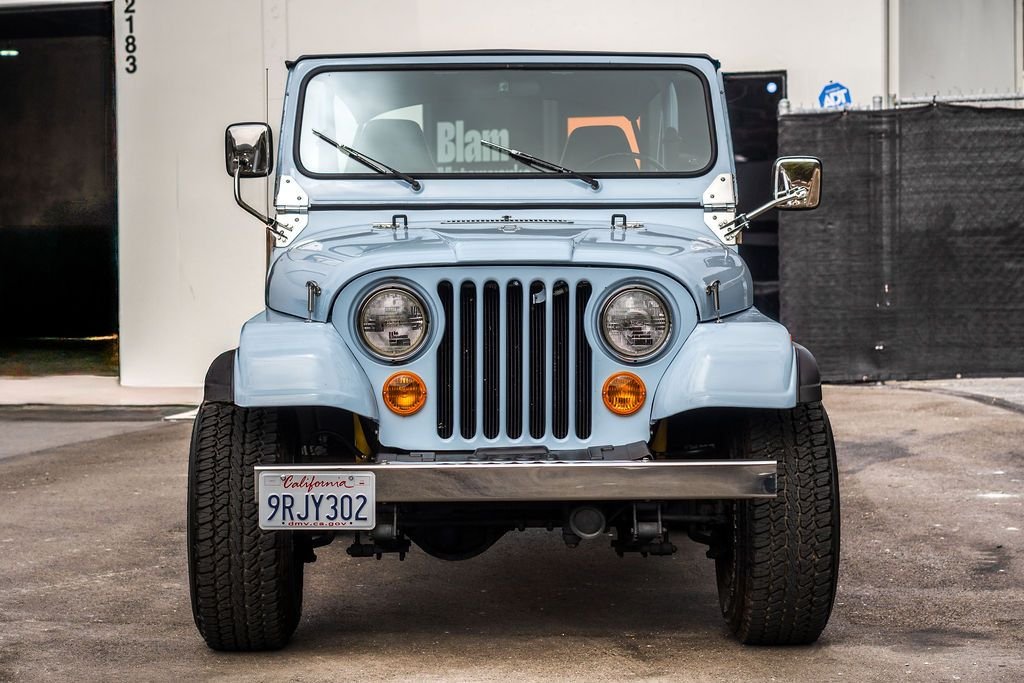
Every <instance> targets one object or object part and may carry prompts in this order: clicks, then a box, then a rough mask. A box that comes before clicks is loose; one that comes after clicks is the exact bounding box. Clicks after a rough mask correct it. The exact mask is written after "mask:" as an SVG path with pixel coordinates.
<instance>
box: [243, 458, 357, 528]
mask: <svg viewBox="0 0 1024 683" xmlns="http://www.w3.org/2000/svg"><path fill="white" fill-rule="evenodd" d="M257 491H258V498H259V507H260V528H261V529H293V530H294V529H345V530H352V531H368V530H370V529H373V528H374V526H376V520H375V512H376V509H377V504H376V482H375V481H374V478H373V472H313V471H302V470H295V471H286V472H280V471H275V472H260V478H259V488H258V489H257Z"/></svg>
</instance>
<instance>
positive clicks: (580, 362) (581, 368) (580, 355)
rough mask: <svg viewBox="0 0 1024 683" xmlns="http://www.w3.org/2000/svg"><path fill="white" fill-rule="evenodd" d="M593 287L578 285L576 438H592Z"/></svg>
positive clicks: (585, 284)
mask: <svg viewBox="0 0 1024 683" xmlns="http://www.w3.org/2000/svg"><path fill="white" fill-rule="evenodd" d="M592 292H593V287H591V286H590V283H589V282H586V281H584V282H581V283H579V284H578V285H576V367H577V371H576V438H578V439H589V438H590V427H591V418H590V406H591V403H590V402H591V400H592V396H591V394H590V392H591V391H592V389H593V378H592V374H593V373H592V372H591V367H592V363H593V357H592V353H593V352H592V350H591V348H590V343H589V342H588V341H587V334H586V331H585V330H586V328H585V327H584V326H585V325H586V315H585V314H586V311H587V303H588V302H589V301H590V295H591V293H592Z"/></svg>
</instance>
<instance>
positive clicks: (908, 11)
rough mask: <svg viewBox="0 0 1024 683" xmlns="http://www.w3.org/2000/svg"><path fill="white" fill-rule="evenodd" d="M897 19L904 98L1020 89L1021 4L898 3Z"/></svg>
mask: <svg viewBox="0 0 1024 683" xmlns="http://www.w3.org/2000/svg"><path fill="white" fill-rule="evenodd" d="M894 19H895V27H894V28H895V34H896V35H895V36H894V38H896V40H897V43H896V45H897V48H896V51H897V53H898V59H897V65H896V66H897V68H896V69H895V71H896V73H897V80H896V83H894V84H893V85H894V89H895V90H896V91H897V92H898V94H899V95H900V96H901V97H903V98H908V97H913V96H915V95H916V96H918V97H921V96H926V95H935V94H940V95H945V94H948V93H953V94H970V93H981V92H983V91H984V92H987V93H989V94H992V93H997V92H999V93H1002V92H1007V91H1012V90H1017V88H1018V87H1019V85H1020V81H1019V79H1020V64H1021V57H1022V55H1021V51H1022V47H1021V35H1020V31H1021V0H899V4H898V7H897V13H896V16H895V17H894Z"/></svg>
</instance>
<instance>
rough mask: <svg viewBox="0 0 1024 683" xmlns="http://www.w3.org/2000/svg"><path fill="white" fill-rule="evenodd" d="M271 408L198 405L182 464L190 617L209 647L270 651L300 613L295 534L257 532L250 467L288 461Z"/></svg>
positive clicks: (281, 424) (283, 433) (283, 432)
mask: <svg viewBox="0 0 1024 683" xmlns="http://www.w3.org/2000/svg"><path fill="white" fill-rule="evenodd" d="M284 418H285V415H284V414H282V413H280V412H279V411H277V410H273V409H264V408H252V409H247V408H240V407H238V406H235V405H232V404H230V403H203V404H202V405H201V406H200V408H199V413H198V415H197V416H196V421H195V426H194V428H193V430H192V447H191V449H190V453H189V468H188V570H189V588H190V591H191V594H192V615H193V617H194V618H195V622H196V627H198V629H199V633H200V634H202V636H203V639H204V640H205V641H206V644H207V645H208V646H210V647H211V648H212V649H214V650H273V649H277V648H280V647H283V646H284V645H285V644H286V643H287V642H288V640H289V639H290V638H291V636H292V633H293V632H294V631H295V627H296V626H297V625H298V623H299V616H300V614H301V613H302V569H303V562H302V560H301V559H300V555H299V554H298V553H297V552H296V550H295V540H294V534H292V533H289V532H281V531H261V530H260V528H259V519H258V515H259V512H258V506H257V503H256V497H255V490H256V489H255V482H254V472H253V466H255V465H260V464H273V463H276V462H291V461H292V455H291V449H290V448H289V445H288V443H287V442H288V439H287V436H288V433H289V429H288V425H287V424H286V420H285V419H284Z"/></svg>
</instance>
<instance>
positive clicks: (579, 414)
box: [436, 279, 593, 441]
mask: <svg viewBox="0 0 1024 683" xmlns="http://www.w3.org/2000/svg"><path fill="white" fill-rule="evenodd" d="M437 293H438V298H439V299H440V308H441V312H442V313H443V315H444V325H443V335H442V339H441V342H440V344H439V346H438V349H437V389H436V392H437V393H436V395H437V433H438V435H439V436H440V437H442V438H445V439H448V438H451V437H452V436H454V435H457V436H459V437H461V438H462V439H464V440H466V441H472V440H475V439H476V438H478V437H482V438H486V439H490V440H493V439H499V438H502V437H505V438H507V439H511V440H519V439H522V438H524V436H525V437H526V438H527V439H528V440H542V439H544V438H545V437H548V436H550V437H553V438H557V439H565V438H567V437H569V436H570V435H571V434H572V435H575V437H576V438H578V439H581V440H586V439H588V438H589V437H590V434H591V429H592V424H591V423H592V408H591V405H592V396H591V391H592V389H593V378H592V367H591V366H592V360H593V358H592V352H591V348H590V345H589V344H588V343H587V338H586V332H585V330H586V327H585V323H586V309H587V303H588V302H589V300H590V297H591V293H592V287H591V285H590V283H588V282H586V281H583V280H581V281H578V282H569V281H567V280H557V281H555V282H553V283H552V282H550V281H547V282H544V281H541V280H534V281H532V282H522V281H520V280H515V279H511V280H508V281H496V280H486V281H483V282H482V284H481V283H480V281H477V282H472V281H465V282H462V283H461V284H457V285H453V284H452V283H451V282H447V281H445V282H441V283H440V284H439V285H438V287H437Z"/></svg>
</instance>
